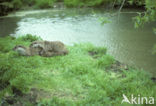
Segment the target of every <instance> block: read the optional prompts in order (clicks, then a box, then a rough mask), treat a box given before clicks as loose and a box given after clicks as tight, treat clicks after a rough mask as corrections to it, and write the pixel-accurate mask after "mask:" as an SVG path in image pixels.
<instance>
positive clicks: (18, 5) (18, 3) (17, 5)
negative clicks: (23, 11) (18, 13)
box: [12, 0, 23, 9]
mask: <svg viewBox="0 0 156 106" xmlns="http://www.w3.org/2000/svg"><path fill="white" fill-rule="evenodd" d="M12 4H13V7H14V9H20V8H21V7H22V6H23V4H22V1H21V0H13V1H12Z"/></svg>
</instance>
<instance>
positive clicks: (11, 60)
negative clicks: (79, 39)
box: [0, 35, 156, 106]
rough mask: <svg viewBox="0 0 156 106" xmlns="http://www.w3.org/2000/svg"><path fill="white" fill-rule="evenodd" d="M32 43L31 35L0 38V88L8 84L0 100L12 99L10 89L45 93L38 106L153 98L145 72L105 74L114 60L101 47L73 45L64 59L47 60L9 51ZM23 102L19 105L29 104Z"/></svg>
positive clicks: (155, 90) (155, 87) (155, 88)
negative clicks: (123, 96) (138, 97)
mask: <svg viewBox="0 0 156 106" xmlns="http://www.w3.org/2000/svg"><path fill="white" fill-rule="evenodd" d="M36 39H38V37H32V36H31V35H27V36H26V37H20V38H17V39H15V38H13V37H5V38H0V82H1V83H0V84H1V86H5V84H6V83H9V84H8V85H7V86H5V87H3V89H1V90H0V98H1V99H2V98H5V97H6V95H14V94H13V88H16V89H18V90H20V91H21V92H22V93H25V94H27V93H29V91H30V89H31V88H35V89H38V90H40V89H42V90H44V91H46V92H48V93H47V94H48V95H49V96H48V97H47V96H46V97H45V96H43V95H41V98H40V99H39V100H38V101H37V105H38V106H70V105H72V106H73V105H88V106H90V105H95V106H99V105H104V104H105V105H115V106H116V105H120V104H121V101H122V99H123V98H122V94H125V95H127V96H128V97H129V96H130V95H131V94H134V95H138V94H140V95H141V96H147V97H148V96H151V97H155V96H156V85H155V83H154V82H153V81H152V80H150V77H151V76H150V74H148V73H146V72H145V71H143V70H138V69H134V68H131V69H129V70H122V71H119V72H113V71H111V70H109V68H108V67H110V66H111V64H113V63H114V61H115V60H114V58H113V57H112V56H110V55H108V54H106V48H104V47H95V46H93V45H91V44H75V45H74V46H68V47H67V48H68V50H69V54H68V55H66V56H56V57H49V58H47V57H40V56H32V57H25V56H19V55H18V54H17V53H15V52H14V51H12V48H13V47H14V46H15V45H17V44H21V45H25V46H28V45H29V44H30V43H31V41H34V40H36ZM91 52H92V53H93V54H92V56H91V55H90V53H91ZM27 102H28V101H24V102H23V104H27V105H28V104H29V105H30V104H31V102H30V101H29V102H28V103H27Z"/></svg>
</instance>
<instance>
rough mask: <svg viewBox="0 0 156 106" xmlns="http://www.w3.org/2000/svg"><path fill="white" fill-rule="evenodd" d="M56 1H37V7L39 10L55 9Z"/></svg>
mask: <svg viewBox="0 0 156 106" xmlns="http://www.w3.org/2000/svg"><path fill="white" fill-rule="evenodd" d="M54 2H55V0H36V1H35V5H36V6H37V7H38V8H50V7H53V3H54Z"/></svg>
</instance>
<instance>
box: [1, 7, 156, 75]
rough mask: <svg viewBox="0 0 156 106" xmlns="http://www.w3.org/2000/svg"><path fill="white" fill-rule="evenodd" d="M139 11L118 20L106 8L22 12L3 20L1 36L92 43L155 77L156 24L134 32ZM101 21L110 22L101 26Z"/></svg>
mask: <svg viewBox="0 0 156 106" xmlns="http://www.w3.org/2000/svg"><path fill="white" fill-rule="evenodd" d="M137 11H138V10H124V12H123V13H121V14H120V17H119V18H118V15H117V14H116V13H117V12H116V11H113V12H108V11H106V10H105V9H63V10H61V9H55V10H54V9H53V10H33V11H20V12H16V13H13V14H9V16H7V17H1V18H0V36H6V35H12V36H16V37H18V36H22V35H25V34H33V35H37V36H40V37H41V38H43V39H44V40H51V41H54V40H60V41H62V42H64V43H65V44H67V45H72V44H74V43H80V42H90V43H92V44H94V45H96V46H105V47H107V48H108V53H109V54H111V55H112V56H114V57H115V58H116V59H117V60H119V61H120V62H124V63H126V64H129V65H133V66H135V67H138V68H141V69H144V70H147V71H149V72H150V73H152V74H153V76H156V55H152V47H153V45H154V44H155V43H156V35H154V33H153V31H152V28H153V27H156V23H152V24H146V25H145V26H144V27H143V28H139V29H135V28H134V23H133V21H132V17H134V16H136V15H137V14H136V13H135V12H137ZM127 12H130V13H127ZM101 18H104V20H107V21H109V23H105V24H104V25H102V24H101V21H100V19H101ZM106 18H107V19H106Z"/></svg>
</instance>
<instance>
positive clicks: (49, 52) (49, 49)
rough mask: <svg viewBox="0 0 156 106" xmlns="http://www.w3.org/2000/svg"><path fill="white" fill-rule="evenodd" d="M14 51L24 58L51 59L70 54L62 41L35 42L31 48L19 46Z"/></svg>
mask: <svg viewBox="0 0 156 106" xmlns="http://www.w3.org/2000/svg"><path fill="white" fill-rule="evenodd" d="M13 50H14V51H16V52H18V53H19V54H20V55H22V56H34V55H40V56H44V57H51V56H58V55H66V54H68V50H67V49H66V47H65V45H64V44H63V43H62V42H60V41H34V42H32V43H31V44H30V46H29V47H25V46H22V45H17V46H15V47H14V48H13Z"/></svg>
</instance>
